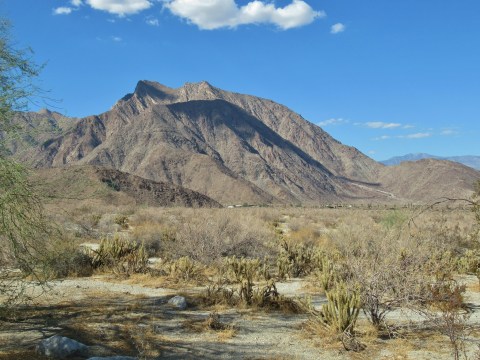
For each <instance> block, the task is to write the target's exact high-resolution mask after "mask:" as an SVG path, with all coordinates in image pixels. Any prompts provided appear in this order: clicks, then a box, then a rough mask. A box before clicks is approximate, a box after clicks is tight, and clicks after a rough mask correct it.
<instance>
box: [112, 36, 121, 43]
mask: <svg viewBox="0 0 480 360" xmlns="http://www.w3.org/2000/svg"><path fill="white" fill-rule="evenodd" d="M112 40H113V41H115V42H122V40H123V39H122V38H121V37H120V36H112Z"/></svg>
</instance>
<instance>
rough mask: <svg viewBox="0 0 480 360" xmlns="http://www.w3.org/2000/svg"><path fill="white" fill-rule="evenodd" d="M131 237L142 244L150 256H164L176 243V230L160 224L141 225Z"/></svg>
mask: <svg viewBox="0 0 480 360" xmlns="http://www.w3.org/2000/svg"><path fill="white" fill-rule="evenodd" d="M131 237H132V239H133V240H135V241H137V242H142V243H143V244H144V246H145V249H146V250H147V252H148V254H149V255H150V256H162V255H164V253H165V251H166V249H168V247H169V246H170V244H171V243H172V242H174V241H175V230H174V229H172V228H170V227H168V226H166V225H162V224H159V223H152V222H146V223H139V224H137V225H136V226H135V227H134V229H133V230H132V232H131Z"/></svg>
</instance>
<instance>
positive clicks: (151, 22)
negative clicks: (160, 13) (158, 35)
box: [145, 18, 160, 26]
mask: <svg viewBox="0 0 480 360" xmlns="http://www.w3.org/2000/svg"><path fill="white" fill-rule="evenodd" d="M145 23H147V24H148V25H150V26H158V25H160V23H159V21H158V19H153V18H149V19H145Z"/></svg>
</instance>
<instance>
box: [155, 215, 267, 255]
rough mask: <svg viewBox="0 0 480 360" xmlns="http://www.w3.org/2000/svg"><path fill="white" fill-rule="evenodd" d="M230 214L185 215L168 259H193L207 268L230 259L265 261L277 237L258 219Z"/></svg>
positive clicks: (168, 251) (167, 251)
mask: <svg viewBox="0 0 480 360" xmlns="http://www.w3.org/2000/svg"><path fill="white" fill-rule="evenodd" d="M225 211H226V210H209V211H201V210H196V211H192V212H187V211H185V213H184V218H183V220H182V221H181V222H180V223H178V224H177V225H176V233H175V237H174V241H171V242H169V243H168V244H166V250H165V255H166V256H167V257H173V258H178V257H182V256H189V257H190V258H192V259H194V260H197V261H200V262H202V263H204V264H208V263H210V262H212V261H213V262H215V261H219V260H220V259H221V258H222V257H226V256H233V255H236V256H240V257H241V256H243V257H263V255H265V254H266V253H267V247H266V245H267V244H268V242H270V241H272V239H273V234H272V232H271V231H270V229H268V227H267V226H266V225H265V224H264V223H263V222H261V221H259V220H258V219H254V218H252V217H250V216H243V214H244V213H242V216H239V215H238V214H236V212H237V211H235V214H234V213H232V212H225Z"/></svg>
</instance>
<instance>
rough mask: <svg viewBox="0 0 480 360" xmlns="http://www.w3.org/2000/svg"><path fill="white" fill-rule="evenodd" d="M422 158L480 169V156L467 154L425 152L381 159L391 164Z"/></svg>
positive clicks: (386, 163) (385, 163)
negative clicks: (452, 162) (437, 154)
mask: <svg viewBox="0 0 480 360" xmlns="http://www.w3.org/2000/svg"><path fill="white" fill-rule="evenodd" d="M421 159H437V160H449V161H454V162H458V163H460V164H463V165H466V166H469V167H471V168H474V169H476V170H480V156H473V155H465V156H435V155H430V154H425V153H416V154H407V155H403V156H395V157H392V158H390V159H388V160H383V161H381V163H382V164H384V165H387V166H391V165H398V164H400V163H402V162H405V161H417V160H421Z"/></svg>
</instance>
